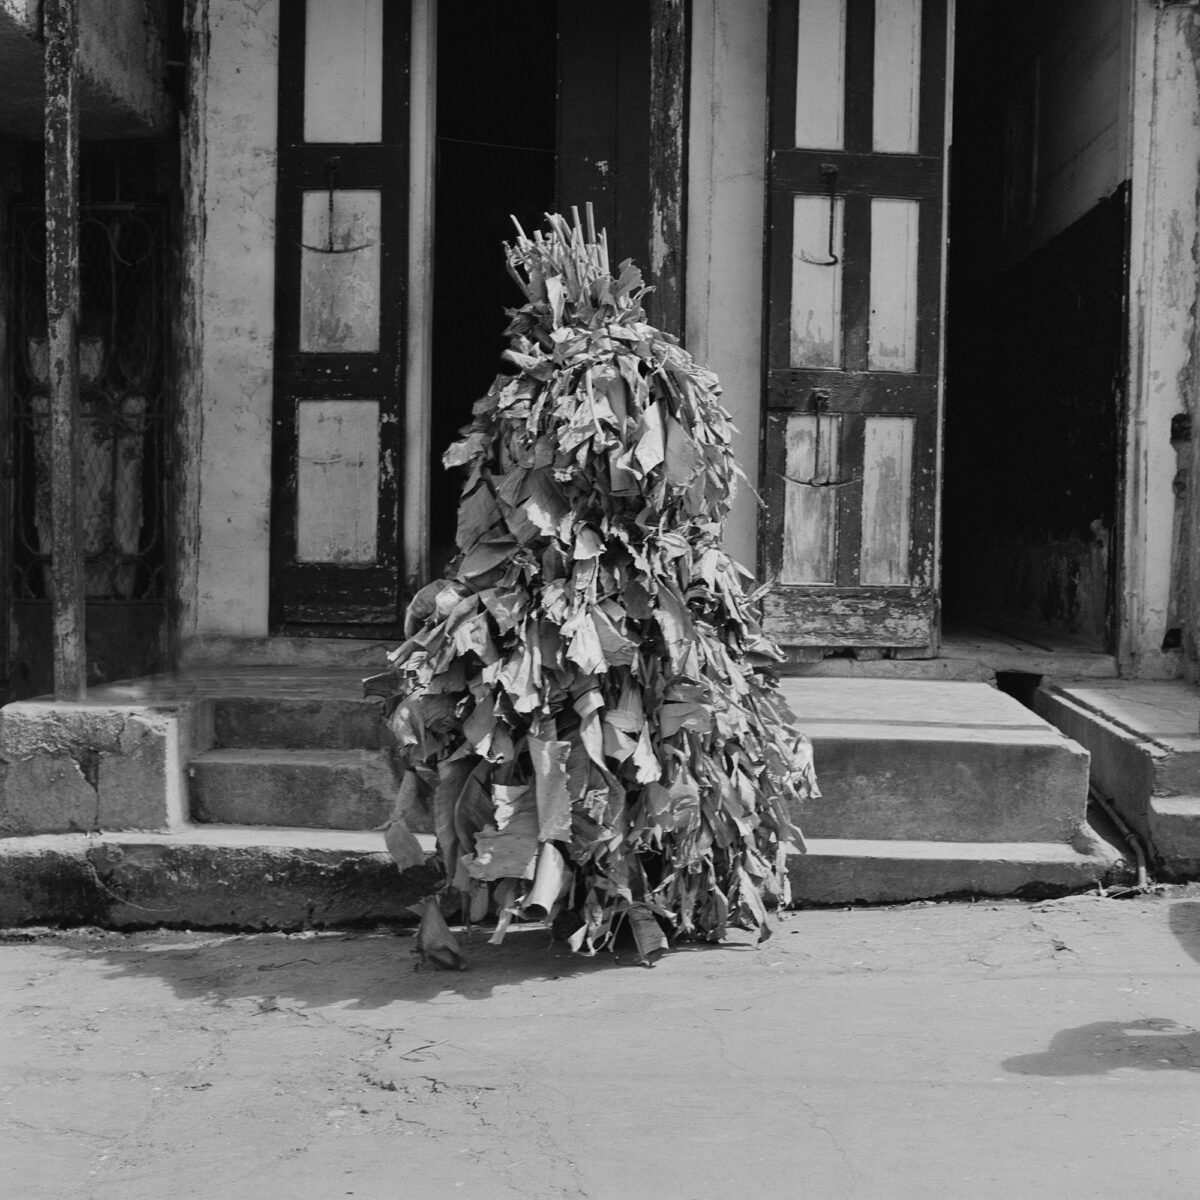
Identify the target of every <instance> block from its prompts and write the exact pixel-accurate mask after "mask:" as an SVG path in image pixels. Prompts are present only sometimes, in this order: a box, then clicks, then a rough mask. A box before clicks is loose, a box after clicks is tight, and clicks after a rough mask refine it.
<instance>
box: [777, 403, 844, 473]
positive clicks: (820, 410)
mask: <svg viewBox="0 0 1200 1200" xmlns="http://www.w3.org/2000/svg"><path fill="white" fill-rule="evenodd" d="M829 398H830V397H829V389H828V388H813V390H812V393H811V399H812V411H813V415H814V417H815V418H816V437H815V444H814V446H813V473H812V476H811V477H810V478H808V479H794V478H793V477H792V476H791V475H784V476H783V478H784V479H785V480H787V482H788V483H795V484H798V485H799V486H800V487H811V488H837V487H848V486H849V485H850V484H852V483H862V473H861V472H859V474H857V475H851V476H850V477H849V478H848V479H831V478H830V471H829V445H828V443H827V442H826V441H825V439H824V437H823V436H822V433H821V428H822V426H823V425H824V424H825V422H824V417H825V416H826V414H827V413H828V411H829Z"/></svg>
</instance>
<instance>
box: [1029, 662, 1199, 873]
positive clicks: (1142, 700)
mask: <svg viewBox="0 0 1200 1200" xmlns="http://www.w3.org/2000/svg"><path fill="white" fill-rule="evenodd" d="M1034 704H1035V708H1036V709H1037V711H1038V713H1039V714H1040V715H1042V716H1043V717H1045V718H1046V720H1048V721H1051V722H1053V723H1054V724H1055V725H1056V726H1057V727H1058V728H1059V729H1061V730H1063V732H1064V733H1066V734H1067V735H1068V736H1069V737H1071V738H1073V739H1074V740H1075V741H1077V742H1079V743H1080V744H1081V745H1083V746H1086V747H1087V748H1088V750H1089V751H1090V752H1091V756H1092V763H1091V777H1092V783H1093V785H1094V786H1095V788H1096V790H1097V791H1098V792H1100V793H1101V794H1102V795H1103V796H1105V797H1106V798H1107V799H1108V800H1109V801H1111V803H1112V804H1113V805H1114V806H1115V807H1116V809H1117V811H1118V812H1119V813H1120V814H1121V816H1122V817H1123V818H1124V820H1125V821H1126V823H1127V824H1128V825H1129V826H1130V827H1131V828H1132V829H1133V830H1134V832H1135V833H1137V834H1138V835H1139V837H1141V838H1142V840H1143V841H1144V842H1145V843H1146V846H1147V850H1148V853H1149V856H1150V859H1151V865H1152V868H1153V869H1154V871H1155V872H1156V873H1157V874H1159V875H1161V876H1163V877H1166V878H1170V879H1194V878H1198V877H1200V688H1197V687H1195V686H1194V685H1192V684H1188V683H1184V682H1182V681H1181V680H1081V681H1078V682H1058V683H1053V684H1045V685H1043V686H1042V687H1041V688H1039V689H1038V692H1037V695H1036V697H1035V701H1034Z"/></svg>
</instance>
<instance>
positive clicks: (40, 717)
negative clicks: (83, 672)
mask: <svg viewBox="0 0 1200 1200" xmlns="http://www.w3.org/2000/svg"><path fill="white" fill-rule="evenodd" d="M211 727H212V712H211V707H210V706H206V705H199V706H196V705H187V704H185V705H179V706H178V707H175V708H172V709H161V710H160V709H153V708H147V707H145V706H125V707H122V706H114V705H98V704H72V705H58V704H54V703H51V702H49V701H47V702H40V701H24V702H19V703H16V704H9V705H7V706H6V707H5V708H4V709H3V711H2V712H0V837H14V836H29V835H36V834H44V833H72V832H78V833H99V832H101V831H104V830H127V829H173V828H178V827H179V826H180V824H181V823H182V822H183V820H184V817H185V808H186V800H185V797H186V790H187V789H186V783H185V780H184V770H185V764H186V763H187V761H188V759H189V758H190V756H191V753H192V750H193V748H194V747H195V746H200V747H201V748H203V747H205V746H207V745H208V744H209V743H210V742H211V741H212V732H211Z"/></svg>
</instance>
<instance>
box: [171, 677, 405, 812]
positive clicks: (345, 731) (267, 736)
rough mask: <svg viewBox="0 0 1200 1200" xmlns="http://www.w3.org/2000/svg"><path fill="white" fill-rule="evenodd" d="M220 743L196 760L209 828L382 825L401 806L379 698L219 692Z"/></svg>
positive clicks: (191, 775) (193, 786) (197, 795)
mask: <svg viewBox="0 0 1200 1200" xmlns="http://www.w3.org/2000/svg"><path fill="white" fill-rule="evenodd" d="M211 705H212V730H213V746H212V749H208V750H203V751H201V752H199V753H195V754H194V755H193V757H192V759H191V761H190V763H189V764H188V801H189V812H190V815H191V819H192V820H193V821H195V822H198V823H202V824H222V825H282V826H287V827H290V828H301V829H359V830H363V829H373V828H375V827H376V826H378V825H379V824H380V823H381V822H383V821H385V820H386V819H387V817H388V815H389V814H390V813H391V811H392V805H393V803H394V801H395V796H396V776H395V772H394V770H393V768H392V762H391V757H390V755H389V753H388V750H387V737H386V728H385V727H384V724H383V721H382V719H381V716H380V702H379V701H378V700H374V701H372V700H364V699H361V698H349V697H336V698H331V699H328V700H319V699H296V698H293V697H290V696H220V697H216V698H214V699H213V700H212V701H211Z"/></svg>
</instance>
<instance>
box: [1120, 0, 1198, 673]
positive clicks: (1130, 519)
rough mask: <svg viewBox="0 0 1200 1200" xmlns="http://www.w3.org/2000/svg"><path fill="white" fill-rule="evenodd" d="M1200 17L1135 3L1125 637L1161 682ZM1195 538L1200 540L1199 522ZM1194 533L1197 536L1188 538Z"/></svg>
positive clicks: (1189, 317) (1189, 296)
mask: <svg viewBox="0 0 1200 1200" xmlns="http://www.w3.org/2000/svg"><path fill="white" fill-rule="evenodd" d="M1198 54H1200V15H1198V14H1197V12H1196V10H1195V8H1194V7H1193V6H1191V5H1188V6H1184V5H1168V6H1162V5H1158V4H1155V3H1153V2H1152V0H1135V23H1134V31H1133V69H1134V81H1133V93H1132V105H1133V110H1132V114H1131V127H1130V128H1131V137H1132V146H1131V173H1130V179H1131V187H1130V205H1131V212H1130V263H1129V321H1130V345H1129V400H1128V416H1127V421H1126V451H1125V503H1124V518H1123V530H1122V533H1123V540H1122V544H1123V547H1124V552H1123V560H1124V561H1123V564H1122V571H1121V579H1120V585H1119V586H1120V589H1121V592H1122V594H1123V596H1124V606H1123V612H1122V615H1121V625H1120V630H1119V637H1120V642H1119V651H1120V657H1121V666H1122V672H1123V673H1124V674H1126V675H1129V676H1142V677H1148V678H1152V677H1164V676H1167V677H1169V676H1171V675H1174V674H1176V673H1177V672H1178V671H1179V669H1180V666H1181V663H1180V654H1179V652H1178V651H1172V650H1166V651H1164V650H1163V641H1164V638H1165V637H1166V635H1167V632H1168V630H1169V629H1170V628H1171V624H1172V618H1173V615H1174V614H1173V613H1172V611H1171V609H1172V605H1171V598H1172V578H1171V574H1172V564H1171V557H1172V556H1171V548H1172V547H1171V542H1172V528H1173V523H1174V522H1173V518H1174V514H1175V506H1176V498H1175V494H1174V490H1173V486H1172V485H1173V481H1174V477H1175V474H1176V465H1177V464H1176V452H1175V449H1174V447H1173V446H1172V444H1171V419H1172V417H1173V416H1175V415H1176V414H1177V413H1183V412H1192V413H1193V416H1194V415H1195V411H1194V410H1195V406H1196V404H1197V395H1198V384H1200V377H1198V374H1197V370H1198V365H1200V360H1198V358H1197V354H1196V344H1195V343H1196V332H1197V331H1196V303H1197V298H1198V293H1197V283H1198V275H1197V271H1198V265H1200V259H1198V256H1197V238H1198V236H1200V223H1198V221H1197V186H1198V184H1200V176H1198V174H1197V163H1198V162H1200V88H1198V86H1197V58H1198ZM1190 524H1191V532H1190V536H1192V537H1195V535H1196V532H1197V531H1196V516H1195V515H1193V517H1192V519H1191V523H1190ZM1185 536H1188V535H1187V534H1185Z"/></svg>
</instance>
